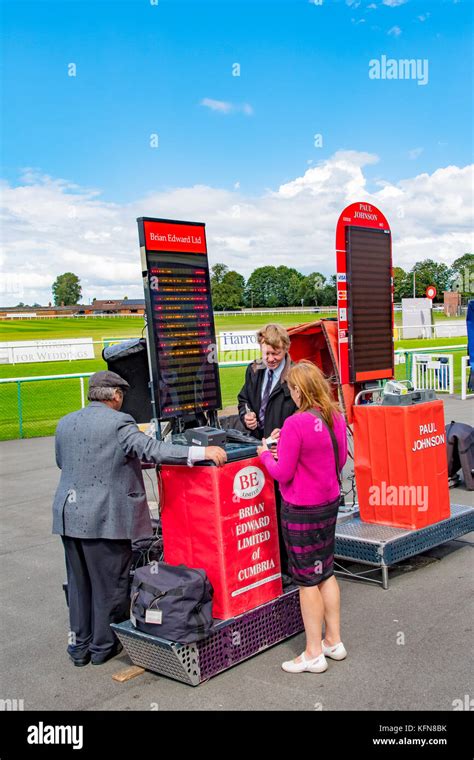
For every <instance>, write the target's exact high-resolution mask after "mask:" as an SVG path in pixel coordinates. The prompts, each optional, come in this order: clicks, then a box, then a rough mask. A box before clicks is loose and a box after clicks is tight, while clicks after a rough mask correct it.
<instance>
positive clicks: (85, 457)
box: [53, 370, 227, 666]
mask: <svg viewBox="0 0 474 760" xmlns="http://www.w3.org/2000/svg"><path fill="white" fill-rule="evenodd" d="M127 388H129V385H128V383H127V382H126V381H125V380H124V379H123V378H121V377H120V376H119V375H117V374H115V372H110V371H108V370H105V371H102V372H96V373H95V374H94V375H92V377H91V378H90V381H89V392H88V399H89V401H90V404H89V405H88V406H86V407H85V408H84V409H80V410H79V411H77V412H73V413H72V414H68V415H66V416H65V417H63V418H62V419H61V420H60V421H59V423H58V427H57V430H56V462H57V465H58V467H59V468H60V469H61V479H60V482H59V486H58V488H57V491H56V495H55V498H54V504H53V533H55V534H59V535H60V536H61V538H62V541H63V544H64V550H65V555H66V569H67V579H68V599H69V619H70V641H69V646H68V648H67V651H68V654H69V656H70V657H71V659H72V661H73V663H74V665H78V666H82V665H87V664H88V663H89V662H90V661H92V664H94V665H100V664H102V663H103V662H106V661H107V660H109V659H110V658H111V657H114V656H115V655H116V654H118V652H119V651H120V649H121V645H120V644H119V643H118V640H117V638H116V636H115V634H114V633H113V631H112V629H111V628H110V623H117V622H121V621H122V620H125V619H126V618H128V608H129V598H128V583H129V572H130V565H131V561H132V548H131V542H132V541H134V540H136V539H138V538H140V537H144V536H149V535H151V533H152V526H151V521H150V513H149V509H148V503H147V500H146V494H145V485H144V482H143V475H142V470H141V461H145V462H154V463H156V464H159V463H160V462H163V461H168V462H169V461H174V462H182V463H184V464H186V463H187V464H189V465H192V464H193V462H196V461H199V460H203V459H210V460H212V461H213V462H214V463H215V464H217V465H222V464H224V462H225V461H226V459H227V455H226V453H225V451H224V450H223V449H221V448H219V447H217V446H208V447H201V446H190V447H189V446H174V445H172V444H169V443H163V442H161V441H157V440H155V439H154V438H150V437H149V436H147V435H145V434H144V433H142V432H140V430H139V429H138V427H137V425H136V423H135V420H134V419H133V417H131V416H130V415H128V414H123V413H122V412H121V411H120V408H121V406H122V402H123V396H124V393H125V392H126V390H127Z"/></svg>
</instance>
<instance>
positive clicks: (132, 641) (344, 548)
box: [112, 504, 474, 686]
mask: <svg viewBox="0 0 474 760" xmlns="http://www.w3.org/2000/svg"><path fill="white" fill-rule="evenodd" d="M472 530H474V509H473V508H471V507H465V506H460V505H457V504H454V505H451V517H449V518H448V519H447V520H442V521H441V522H439V523H436V524H435V525H429V526H428V527H426V528H421V529H419V530H402V529H401V528H391V527H388V526H384V525H373V524H371V523H364V522H362V521H361V519H360V517H359V513H358V510H357V508H354V509H353V510H352V511H350V512H346V513H341V514H340V515H339V518H338V523H337V527H336V551H335V556H336V557H337V558H338V559H344V560H352V561H354V562H360V563H362V564H367V565H374V566H375V567H376V568H380V569H381V572H382V580H381V581H377V580H374V579H369V578H367V577H366V576H364V575H363V574H362V573H359V574H357V573H350V572H347V571H337V572H336V575H338V576H339V575H342V576H343V577H350V578H353V579H354V578H356V579H358V580H365V581H370V582H372V583H378V584H380V583H381V584H382V585H383V587H384V588H388V568H389V566H390V565H394V564H396V563H397V562H400V561H402V560H404V559H407V558H409V557H413V556H414V555H416V554H419V553H420V552H424V551H427V550H428V549H431V548H433V547H434V546H439V545H440V544H443V543H445V542H446V541H450V540H452V539H454V538H458V537H459V536H462V535H464V534H465V533H469V532H470V531H472ZM112 628H113V630H114V631H115V633H116V634H117V636H118V638H119V639H120V641H121V643H122V644H123V646H124V649H125V651H126V652H127V654H128V656H129V657H130V659H131V661H132V662H133V664H134V665H139V666H140V667H142V668H145V669H146V670H151V671H153V672H154V673H159V674H160V675H164V676H168V677H169V678H174V679H175V680H177V681H182V682H183V683H187V684H189V685H191V686H198V685H199V684H200V683H202V682H203V681H207V680H208V679H209V678H212V676H215V675H217V674H218V673H222V671H224V670H227V669H228V668H231V667H232V666H233V665H237V664H238V663H239V662H243V660H246V659H248V658H249V657H252V656H253V655H255V654H258V653H259V652H262V651H264V650H265V649H268V648H269V647H271V646H273V645H274V644H278V643H279V642H280V641H284V640H285V639H287V638H289V637H290V636H294V635H295V634H297V633H300V632H301V631H302V630H303V621H302V618H301V612H300V605H299V594H298V589H297V588H296V587H290V588H289V589H287V590H286V592H285V593H284V594H283V595H282V596H280V597H279V598H278V599H275V600H273V601H271V602H268V603H267V604H263V605H262V606H261V607H257V608H256V609H254V610H250V611H249V612H246V613H244V614H243V615H239V616H238V617H236V618H232V619H231V620H225V621H220V622H217V623H216V626H215V629H214V631H213V633H212V634H211V635H210V636H209V637H208V638H207V639H204V640H203V641H198V642H196V643H195V644H178V643H176V642H173V641H167V640H165V639H160V638H158V637H156V636H150V635H149V634H146V633H141V632H140V631H137V630H136V629H135V628H134V627H133V626H132V624H131V623H130V621H128V620H127V621H126V622H124V623H115V624H113V625H112Z"/></svg>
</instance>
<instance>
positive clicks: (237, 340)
mask: <svg viewBox="0 0 474 760" xmlns="http://www.w3.org/2000/svg"><path fill="white" fill-rule="evenodd" d="M219 344H220V350H221V351H247V350H248V349H249V348H259V345H258V340H257V333H256V332H255V331H254V330H253V331H252V330H232V332H221V333H219Z"/></svg>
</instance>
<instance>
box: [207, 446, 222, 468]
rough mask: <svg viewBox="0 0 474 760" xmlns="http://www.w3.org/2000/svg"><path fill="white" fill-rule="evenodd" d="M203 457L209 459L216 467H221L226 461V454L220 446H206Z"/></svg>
mask: <svg viewBox="0 0 474 760" xmlns="http://www.w3.org/2000/svg"><path fill="white" fill-rule="evenodd" d="M204 459H210V460H211V461H212V462H214V464H216V465H217V466H218V467H222V465H224V464H225V463H226V462H227V454H226V452H225V451H224V449H221V447H220V446H206V448H205V451H204Z"/></svg>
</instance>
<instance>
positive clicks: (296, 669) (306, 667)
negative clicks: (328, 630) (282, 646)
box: [281, 652, 328, 673]
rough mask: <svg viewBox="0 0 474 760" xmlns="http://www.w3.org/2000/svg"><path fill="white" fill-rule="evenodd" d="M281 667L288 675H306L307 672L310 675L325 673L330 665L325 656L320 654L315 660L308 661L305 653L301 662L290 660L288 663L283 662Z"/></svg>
mask: <svg viewBox="0 0 474 760" xmlns="http://www.w3.org/2000/svg"><path fill="white" fill-rule="evenodd" d="M281 667H282V668H283V670H285V671H286V672H287V673H304V672H305V671H306V672H308V673H324V671H325V670H327V669H328V663H327V660H326V658H325V656H324V654H320V655H319V657H315V658H314V660H308V659H306V657H305V653H304V652H303V654H302V655H301V661H300V662H295V660H288V661H287V662H283V663H282V665H281Z"/></svg>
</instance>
